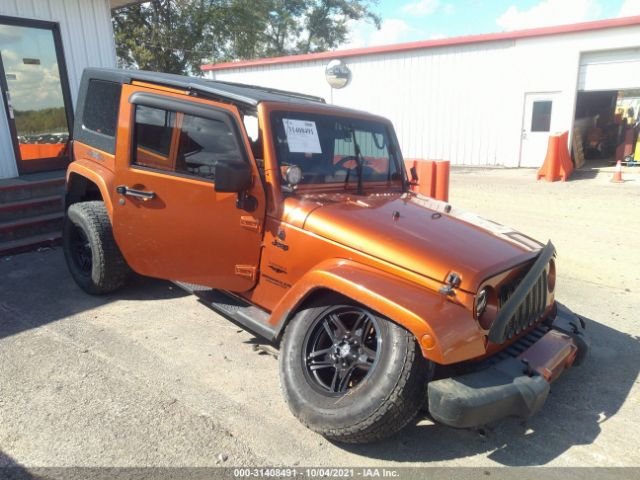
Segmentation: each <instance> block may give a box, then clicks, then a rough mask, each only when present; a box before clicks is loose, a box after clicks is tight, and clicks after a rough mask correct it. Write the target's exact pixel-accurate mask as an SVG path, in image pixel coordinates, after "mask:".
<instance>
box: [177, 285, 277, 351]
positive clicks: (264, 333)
mask: <svg viewBox="0 0 640 480" xmlns="http://www.w3.org/2000/svg"><path fill="white" fill-rule="evenodd" d="M174 283H175V284H176V285H178V286H179V287H180V288H182V289H184V290H186V291H187V292H189V293H192V294H194V295H195V296H196V297H198V299H199V300H200V301H201V302H202V303H204V304H205V305H207V306H208V307H209V308H211V309H212V310H214V311H215V312H216V313H219V314H220V315H222V316H223V317H226V318H228V319H230V320H232V321H234V322H236V323H238V324H240V325H241V326H242V327H244V328H246V329H247V330H250V331H251V332H253V333H256V334H258V335H260V336H261V337H264V338H265V339H267V340H269V341H270V342H272V341H274V340H275V338H276V330H275V328H273V327H271V325H269V323H268V322H269V316H270V315H269V312H267V311H265V310H262V309H261V308H258V307H256V306H255V305H251V304H250V303H248V302H246V301H244V300H243V299H241V298H238V297H236V296H235V295H232V294H229V293H226V292H223V291H221V290H213V289H210V288H208V287H202V286H199V285H193V284H190V283H184V282H174Z"/></svg>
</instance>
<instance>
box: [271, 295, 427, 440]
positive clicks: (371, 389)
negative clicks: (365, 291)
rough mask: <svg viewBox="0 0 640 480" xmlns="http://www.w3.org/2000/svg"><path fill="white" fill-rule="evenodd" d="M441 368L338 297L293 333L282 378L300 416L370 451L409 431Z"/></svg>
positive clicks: (285, 346) (301, 317)
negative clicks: (375, 444) (435, 370)
mask: <svg viewBox="0 0 640 480" xmlns="http://www.w3.org/2000/svg"><path fill="white" fill-rule="evenodd" d="M432 375H433V364H432V363H430V362H428V361H426V360H425V359H424V357H423V356H422V354H421V352H420V348H419V347H418V345H417V343H416V340H415V337H414V336H413V335H412V334H411V333H410V332H408V331H407V330H405V329H404V328H402V327H400V326H399V325H397V324H395V323H393V322H391V321H390V320H388V319H386V318H383V317H381V316H380V315H378V314H376V313H375V312H373V311H371V310H369V309H367V308H365V307H363V306H361V305H358V304H356V303H354V302H351V301H349V300H346V299H345V298H343V297H340V296H337V295H329V296H326V297H324V298H323V299H322V300H320V301H318V302H316V303H315V304H313V305H311V306H309V307H308V308H305V309H304V310H302V311H300V312H299V313H298V314H297V315H296V316H295V317H294V318H293V319H292V321H291V323H290V324H289V325H288V327H287V330H286V332H285V336H284V340H283V343H282V348H281V354H280V377H281V382H282V388H283V391H284V395H285V399H286V401H287V403H288V405H289V408H290V409H291V411H292V412H293V414H294V415H295V416H296V417H297V418H298V419H299V420H300V421H301V422H302V423H303V424H305V425H306V426H307V427H309V428H310V429H311V430H313V431H315V432H317V433H320V434H321V435H323V436H325V437H326V438H328V439H330V440H335V441H338V442H345V443H367V442H372V441H377V440H381V439H383V438H385V437H388V436H391V435H393V434H394V433H396V432H398V431H399V430H400V429H402V428H403V427H405V426H406V425H407V424H408V423H409V422H410V421H411V420H412V419H413V418H414V417H415V415H416V413H417V412H418V409H419V408H420V406H421V405H422V404H423V403H424V399H425V395H426V385H427V382H428V381H429V380H430V378H431V377H432Z"/></svg>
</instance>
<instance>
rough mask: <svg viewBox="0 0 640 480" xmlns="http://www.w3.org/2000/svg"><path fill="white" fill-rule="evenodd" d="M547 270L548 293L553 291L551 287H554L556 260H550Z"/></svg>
mask: <svg viewBox="0 0 640 480" xmlns="http://www.w3.org/2000/svg"><path fill="white" fill-rule="evenodd" d="M548 268H549V270H548V271H547V272H548V273H547V288H548V289H549V293H551V292H553V289H554V288H556V262H554V261H553V260H551V261H550V262H549V267H548Z"/></svg>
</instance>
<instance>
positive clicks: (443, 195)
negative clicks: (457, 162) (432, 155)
mask: <svg viewBox="0 0 640 480" xmlns="http://www.w3.org/2000/svg"><path fill="white" fill-rule="evenodd" d="M435 165H436V191H435V198H436V199H437V200H442V201H443V202H448V201H449V170H450V167H451V162H449V160H438V161H437V162H435Z"/></svg>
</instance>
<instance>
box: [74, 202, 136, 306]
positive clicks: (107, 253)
mask: <svg viewBox="0 0 640 480" xmlns="http://www.w3.org/2000/svg"><path fill="white" fill-rule="evenodd" d="M62 245H63V249H64V256H65V259H66V261H67V266H68V267H69V272H71V276H72V277H73V279H74V280H75V281H76V283H77V284H78V285H79V286H80V287H81V288H82V289H83V290H84V291H85V292H87V293H90V294H93V295H99V294H105V293H109V292H113V291H114V290H117V289H118V288H120V287H122V286H123V285H124V284H125V282H126V279H127V277H128V276H129V273H130V270H129V267H128V265H127V262H126V261H125V260H124V258H123V256H122V253H120V249H119V248H118V245H116V242H115V240H114V238H113V232H112V230H111V222H110V220H109V215H108V214H107V209H106V207H105V205H104V202H96V201H94V202H82V203H74V204H73V205H71V206H70V207H69V209H68V210H67V216H66V218H65V222H64V227H63V237H62Z"/></svg>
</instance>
